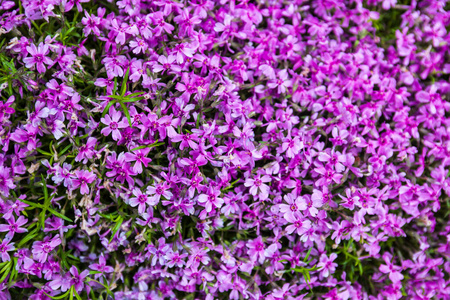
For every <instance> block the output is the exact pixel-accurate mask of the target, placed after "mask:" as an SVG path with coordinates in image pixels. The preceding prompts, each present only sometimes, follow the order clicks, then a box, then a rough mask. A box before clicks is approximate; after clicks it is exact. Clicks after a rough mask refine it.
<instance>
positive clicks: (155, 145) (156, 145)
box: [131, 140, 165, 151]
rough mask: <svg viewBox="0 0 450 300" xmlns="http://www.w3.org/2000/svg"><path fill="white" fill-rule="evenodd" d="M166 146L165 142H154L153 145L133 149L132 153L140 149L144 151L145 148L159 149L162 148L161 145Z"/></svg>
mask: <svg viewBox="0 0 450 300" xmlns="http://www.w3.org/2000/svg"><path fill="white" fill-rule="evenodd" d="M164 144H165V143H164V142H160V143H158V140H156V142H154V143H153V144H150V145H143V146H139V147H136V148H133V149H131V151H135V150H139V149H144V148H153V147H158V146H161V145H164Z"/></svg>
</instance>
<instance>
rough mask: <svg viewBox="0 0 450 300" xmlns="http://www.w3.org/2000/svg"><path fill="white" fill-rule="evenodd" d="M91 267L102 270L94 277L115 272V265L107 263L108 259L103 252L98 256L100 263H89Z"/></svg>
mask: <svg viewBox="0 0 450 300" xmlns="http://www.w3.org/2000/svg"><path fill="white" fill-rule="evenodd" d="M89 268H90V269H92V270H94V271H97V272H101V273H98V274H95V275H94V278H96V279H97V278H99V277H101V276H103V275H104V274H103V273H112V272H114V268H113V267H111V266H107V265H106V259H105V256H103V253H101V254H100V256H99V258H98V264H91V265H89Z"/></svg>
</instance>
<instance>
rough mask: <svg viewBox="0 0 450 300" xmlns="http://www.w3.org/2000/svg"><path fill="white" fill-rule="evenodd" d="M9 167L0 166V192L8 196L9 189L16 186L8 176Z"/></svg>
mask: <svg viewBox="0 0 450 300" xmlns="http://www.w3.org/2000/svg"><path fill="white" fill-rule="evenodd" d="M10 172H11V169H10V168H5V167H3V166H0V192H1V193H2V194H3V195H5V196H9V190H11V189H13V188H15V187H16V185H15V184H14V182H13V179H12V178H11V176H10Z"/></svg>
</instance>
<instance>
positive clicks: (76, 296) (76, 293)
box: [73, 289, 81, 300]
mask: <svg viewBox="0 0 450 300" xmlns="http://www.w3.org/2000/svg"><path fill="white" fill-rule="evenodd" d="M73 291H74V293H75V298H77V299H78V300H81V297H80V295H78V292H77V291H76V290H75V289H73Z"/></svg>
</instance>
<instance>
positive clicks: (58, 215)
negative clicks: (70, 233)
mask: <svg viewBox="0 0 450 300" xmlns="http://www.w3.org/2000/svg"><path fill="white" fill-rule="evenodd" d="M48 211H49V212H51V213H52V214H54V215H55V216H57V217H58V218H61V219H64V220H66V221H68V222H70V223H73V221H72V220H71V219H69V218H68V217H66V216H65V215H63V214H62V213H59V212H57V211H56V210H54V209H52V208H50V207H49V208H48Z"/></svg>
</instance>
